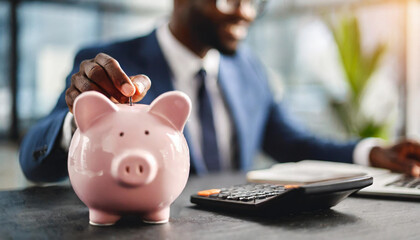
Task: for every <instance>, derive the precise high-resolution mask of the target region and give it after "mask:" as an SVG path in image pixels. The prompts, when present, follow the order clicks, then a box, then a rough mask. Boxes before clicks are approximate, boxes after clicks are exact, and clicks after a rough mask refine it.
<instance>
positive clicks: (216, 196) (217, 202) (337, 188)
mask: <svg viewBox="0 0 420 240" xmlns="http://www.w3.org/2000/svg"><path fill="white" fill-rule="evenodd" d="M372 182H373V179H372V177H370V176H367V175H366V176H358V177H351V178H344V179H335V180H330V181H322V182H317V183H311V184H306V185H290V184H289V185H280V184H269V183H246V184H242V185H235V186H230V187H223V188H213V189H207V190H199V191H198V192H197V193H196V194H193V195H191V199H190V200H191V202H192V203H194V204H197V205H198V206H199V207H203V208H207V209H210V210H222V211H234V212H240V213H245V214H264V215H267V214H269V215H270V214H278V213H286V212H296V211H306V210H318V209H328V208H331V207H333V206H335V205H337V204H338V203H339V202H341V201H342V200H343V199H345V198H346V197H348V196H349V195H350V194H352V193H354V192H356V191H358V190H360V189H362V188H364V187H367V186H369V185H371V184H372Z"/></svg>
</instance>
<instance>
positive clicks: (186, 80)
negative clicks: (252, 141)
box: [152, 24, 233, 169]
mask: <svg viewBox="0 0 420 240" xmlns="http://www.w3.org/2000/svg"><path fill="white" fill-rule="evenodd" d="M156 34H157V40H158V42H159V46H160V48H161V49H162V52H163V55H164V56H165V59H166V61H167V62H168V65H169V68H170V70H171V74H172V75H171V76H172V81H173V84H174V87H175V89H177V90H180V91H182V92H184V93H186V94H187V95H188V96H189V97H190V98H191V101H192V102H193V106H192V111H191V116H190V119H189V121H188V125H187V129H188V131H189V134H190V137H191V139H190V140H191V141H190V144H192V145H194V146H192V147H193V148H194V150H196V153H197V154H198V155H199V156H200V157H201V158H202V155H201V144H202V137H201V126H200V121H199V116H198V113H199V111H198V104H194V103H198V88H199V82H198V81H197V79H196V76H197V73H198V72H199V70H200V69H202V68H203V69H204V70H206V73H207V75H206V76H207V77H206V88H207V91H208V93H209V95H210V100H211V102H212V106H213V117H214V121H215V124H214V125H215V129H216V137H217V143H218V149H219V151H220V158H221V167H222V169H229V168H231V164H232V154H233V152H232V150H233V149H232V147H231V146H232V133H233V131H232V121H231V120H230V117H229V116H230V115H229V112H228V110H227V108H226V104H225V103H224V101H223V99H224V98H223V96H222V93H221V91H220V88H219V85H218V75H219V63H220V53H219V52H218V51H217V50H214V49H211V50H210V51H209V52H208V53H207V54H206V56H205V57H204V58H200V57H198V56H197V55H196V54H194V53H193V52H192V51H191V50H189V49H187V48H186V47H185V46H184V45H182V44H181V43H180V42H179V41H178V40H177V39H176V38H175V37H174V36H173V35H172V33H171V32H170V30H169V26H168V24H164V25H162V26H160V27H159V28H158V29H157V32H156ZM152 87H153V79H152Z"/></svg>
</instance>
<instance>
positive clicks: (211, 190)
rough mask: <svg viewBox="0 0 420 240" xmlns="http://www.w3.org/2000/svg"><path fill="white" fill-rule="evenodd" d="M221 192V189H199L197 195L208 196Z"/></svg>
mask: <svg viewBox="0 0 420 240" xmlns="http://www.w3.org/2000/svg"><path fill="white" fill-rule="evenodd" d="M219 193H220V189H209V190H203V191H199V192H198V193H197V195H198V196H202V197H208V196H210V195H215V194H219Z"/></svg>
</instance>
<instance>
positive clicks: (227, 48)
mask: <svg viewBox="0 0 420 240" xmlns="http://www.w3.org/2000/svg"><path fill="white" fill-rule="evenodd" d="M238 45H239V44H238V42H236V41H235V42H233V43H228V44H223V43H219V44H217V46H215V48H216V49H217V50H218V51H219V52H220V53H222V54H224V55H229V56H232V55H235V54H236V52H237V50H238Z"/></svg>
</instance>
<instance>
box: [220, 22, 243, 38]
mask: <svg viewBox="0 0 420 240" xmlns="http://www.w3.org/2000/svg"><path fill="white" fill-rule="evenodd" d="M225 31H226V32H227V34H228V35H229V37H230V38H233V39H235V40H243V39H245V38H246V36H247V34H248V26H247V25H246V24H227V25H226V27H225Z"/></svg>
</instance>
